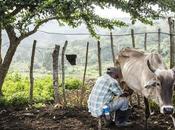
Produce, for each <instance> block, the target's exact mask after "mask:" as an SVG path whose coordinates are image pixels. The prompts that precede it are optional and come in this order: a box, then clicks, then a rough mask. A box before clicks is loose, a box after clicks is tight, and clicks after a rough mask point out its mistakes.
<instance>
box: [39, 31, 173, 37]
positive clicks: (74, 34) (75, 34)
mask: <svg viewBox="0 0 175 130" xmlns="http://www.w3.org/2000/svg"><path fill="white" fill-rule="evenodd" d="M38 31H39V32H42V33H47V34H57V35H72V36H80V35H87V36H90V35H91V34H90V33H56V32H47V31H43V30H38ZM145 33H147V34H157V32H141V33H134V35H141V34H145ZM160 33H161V34H165V35H170V33H167V32H160ZM97 35H98V36H108V37H109V36H110V34H100V33H97ZM130 35H131V33H126V34H113V36H130ZM172 35H174V36H175V33H174V34H172Z"/></svg>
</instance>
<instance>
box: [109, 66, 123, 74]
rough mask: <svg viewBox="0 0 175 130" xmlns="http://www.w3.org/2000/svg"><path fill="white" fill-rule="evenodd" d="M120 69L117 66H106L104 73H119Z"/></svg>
mask: <svg viewBox="0 0 175 130" xmlns="http://www.w3.org/2000/svg"><path fill="white" fill-rule="evenodd" d="M120 71H121V70H120V68H119V67H109V68H107V71H106V73H107V74H112V73H119V72H120Z"/></svg>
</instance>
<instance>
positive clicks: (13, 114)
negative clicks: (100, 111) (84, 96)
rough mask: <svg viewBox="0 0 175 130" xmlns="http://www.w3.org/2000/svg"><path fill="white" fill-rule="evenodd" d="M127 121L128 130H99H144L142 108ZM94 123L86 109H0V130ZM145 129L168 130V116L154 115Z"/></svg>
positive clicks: (85, 129)
mask: <svg viewBox="0 0 175 130" xmlns="http://www.w3.org/2000/svg"><path fill="white" fill-rule="evenodd" d="M130 120H131V121H132V122H133V123H134V124H133V125H132V126H130V127H126V128H117V127H116V126H112V127H110V128H105V127H104V125H103V126H102V130H144V124H145V122H144V120H145V118H144V109H143V108H142V107H137V106H135V107H134V108H133V110H132V115H131V116H130ZM97 122H98V120H97V118H94V117H92V116H91V115H90V114H89V113H88V110H87V109H86V108H77V107H73V108H70V107H69V108H53V107H51V106H47V107H45V108H42V109H29V108H23V109H20V108H8V109H2V108H1V109H0V130H97V124H98V123H97ZM148 127H149V130H172V129H173V123H172V120H171V118H170V117H168V116H165V115H162V114H154V115H152V116H151V118H150V119H149V121H148Z"/></svg>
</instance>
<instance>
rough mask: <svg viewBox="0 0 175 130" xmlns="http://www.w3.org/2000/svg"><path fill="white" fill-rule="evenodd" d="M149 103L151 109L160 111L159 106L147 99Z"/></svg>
mask: <svg viewBox="0 0 175 130" xmlns="http://www.w3.org/2000/svg"><path fill="white" fill-rule="evenodd" d="M149 105H150V108H151V110H153V111H156V112H159V111H160V107H159V106H158V105H157V104H156V103H155V102H154V101H151V100H150V101H149Z"/></svg>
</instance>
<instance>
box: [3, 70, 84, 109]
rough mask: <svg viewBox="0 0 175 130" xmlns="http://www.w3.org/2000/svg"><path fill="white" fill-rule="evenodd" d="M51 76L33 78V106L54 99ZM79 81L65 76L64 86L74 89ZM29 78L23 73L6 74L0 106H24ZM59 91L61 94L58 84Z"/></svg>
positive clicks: (41, 104)
mask: <svg viewBox="0 0 175 130" xmlns="http://www.w3.org/2000/svg"><path fill="white" fill-rule="evenodd" d="M52 82H53V81H52V78H51V76H45V77H42V78H41V77H37V78H35V80H34V90H33V99H34V104H33V107H35V108H39V107H44V104H43V103H45V102H49V101H53V100H54V92H53V86H52V84H53V83H52ZM81 84H82V83H81V81H80V80H79V79H76V78H66V81H65V87H66V89H68V90H75V89H78V88H80V86H81ZM29 89H30V84H29V79H28V78H26V77H24V76H23V75H21V74H19V73H17V72H15V73H11V74H9V75H8V76H7V78H6V80H5V83H4V87H3V94H4V96H3V97H1V98H0V106H1V107H3V106H9V105H12V106H24V105H26V104H28V103H29ZM59 93H60V94H62V87H61V85H60V88H59Z"/></svg>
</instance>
